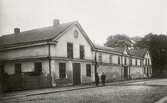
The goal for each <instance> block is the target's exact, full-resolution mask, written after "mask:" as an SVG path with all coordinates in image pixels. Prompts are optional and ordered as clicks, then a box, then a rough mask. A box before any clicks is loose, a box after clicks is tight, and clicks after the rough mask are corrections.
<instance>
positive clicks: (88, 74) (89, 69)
mask: <svg viewBox="0 0 167 103" xmlns="http://www.w3.org/2000/svg"><path fill="white" fill-rule="evenodd" d="M86 76H87V77H91V64H86Z"/></svg>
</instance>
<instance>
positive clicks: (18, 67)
mask: <svg viewBox="0 0 167 103" xmlns="http://www.w3.org/2000/svg"><path fill="white" fill-rule="evenodd" d="M15 73H16V74H20V73H21V64H20V63H17V64H15Z"/></svg>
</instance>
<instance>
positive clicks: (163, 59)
mask: <svg viewBox="0 0 167 103" xmlns="http://www.w3.org/2000/svg"><path fill="white" fill-rule="evenodd" d="M166 44H167V36H166V35H164V34H161V35H157V34H152V33H149V34H147V35H146V36H145V37H144V38H143V39H142V40H141V41H138V42H137V43H136V46H137V47H140V48H148V49H149V51H150V53H151V57H152V69H153V76H154V77H160V76H165V75H166V74H164V72H166V73H167V68H165V66H167V45H166Z"/></svg>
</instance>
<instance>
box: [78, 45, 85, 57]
mask: <svg viewBox="0 0 167 103" xmlns="http://www.w3.org/2000/svg"><path fill="white" fill-rule="evenodd" d="M79 50H80V59H84V58H85V49H84V46H83V45H80V46H79Z"/></svg>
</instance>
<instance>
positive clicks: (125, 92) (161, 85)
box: [0, 79, 167, 103]
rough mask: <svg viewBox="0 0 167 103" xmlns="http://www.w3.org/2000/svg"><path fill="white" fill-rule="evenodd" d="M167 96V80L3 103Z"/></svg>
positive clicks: (102, 102)
mask: <svg viewBox="0 0 167 103" xmlns="http://www.w3.org/2000/svg"><path fill="white" fill-rule="evenodd" d="M165 96H167V79H156V80H147V81H140V82H131V83H129V82H128V83H124V84H117V85H107V86H103V87H102V86H100V87H96V88H87V89H79V90H72V91H65V92H57V93H49V94H47V93H46V94H40V95H32V96H25V97H21V98H12V99H2V100H1V101H0V102H1V103H23V102H24V103H155V102H156V101H158V100H160V99H161V98H163V97H165ZM166 103H167V102H166Z"/></svg>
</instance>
